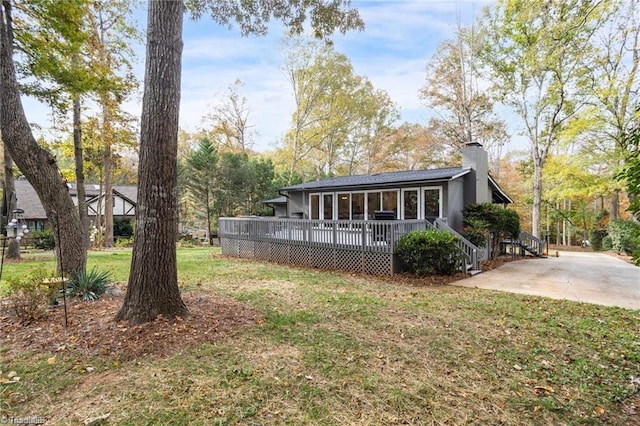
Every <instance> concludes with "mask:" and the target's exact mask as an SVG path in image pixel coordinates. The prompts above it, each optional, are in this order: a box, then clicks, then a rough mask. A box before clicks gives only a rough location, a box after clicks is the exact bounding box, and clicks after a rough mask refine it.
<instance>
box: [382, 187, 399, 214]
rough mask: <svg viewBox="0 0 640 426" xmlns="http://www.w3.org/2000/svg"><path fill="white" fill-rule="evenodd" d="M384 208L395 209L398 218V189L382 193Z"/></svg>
mask: <svg viewBox="0 0 640 426" xmlns="http://www.w3.org/2000/svg"><path fill="white" fill-rule="evenodd" d="M382 210H393V211H394V212H395V214H396V218H398V191H384V192H383V193H382Z"/></svg>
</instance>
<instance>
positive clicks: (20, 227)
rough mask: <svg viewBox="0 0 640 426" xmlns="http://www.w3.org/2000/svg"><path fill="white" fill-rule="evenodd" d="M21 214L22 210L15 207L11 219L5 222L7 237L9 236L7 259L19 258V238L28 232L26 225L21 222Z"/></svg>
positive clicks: (22, 213)
mask: <svg viewBox="0 0 640 426" xmlns="http://www.w3.org/2000/svg"><path fill="white" fill-rule="evenodd" d="M23 215H24V210H22V209H16V210H14V211H13V219H11V220H10V221H9V223H7V238H9V247H8V250H7V259H20V240H22V237H24V235H25V234H28V233H29V229H27V225H25V224H23V223H22V218H23Z"/></svg>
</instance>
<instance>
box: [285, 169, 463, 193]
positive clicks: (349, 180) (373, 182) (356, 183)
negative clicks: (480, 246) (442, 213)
mask: <svg viewBox="0 0 640 426" xmlns="http://www.w3.org/2000/svg"><path fill="white" fill-rule="evenodd" d="M470 170H471V169H469V168H463V167H449V168H445V169H430V170H406V171H402V172H388V173H377V174H373V175H357V176H341V177H334V178H328V179H323V180H318V181H313V182H305V183H301V184H298V185H293V186H287V187H285V188H281V191H301V190H310V189H318V190H321V189H347V188H353V187H369V186H376V187H379V186H388V185H394V184H398V183H403V184H405V183H411V182H425V181H443V180H451V179H454V178H457V177H459V176H464V175H466V174H467V173H469V171H470Z"/></svg>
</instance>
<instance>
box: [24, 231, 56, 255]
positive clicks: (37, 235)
mask: <svg viewBox="0 0 640 426" xmlns="http://www.w3.org/2000/svg"><path fill="white" fill-rule="evenodd" d="M29 238H30V240H31V241H33V246H34V247H35V248H37V249H40V250H53V249H54V248H55V247H56V241H55V239H54V238H53V231H51V229H45V230H44V231H33V232H32V233H31V234H30V235H29Z"/></svg>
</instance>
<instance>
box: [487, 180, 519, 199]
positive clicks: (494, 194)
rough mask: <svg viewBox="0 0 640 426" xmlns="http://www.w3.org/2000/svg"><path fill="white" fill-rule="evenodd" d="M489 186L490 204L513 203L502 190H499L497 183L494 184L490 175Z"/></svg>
mask: <svg viewBox="0 0 640 426" xmlns="http://www.w3.org/2000/svg"><path fill="white" fill-rule="evenodd" d="M489 185H490V186H492V187H493V191H491V202H492V203H496V204H512V203H513V200H512V199H511V197H509V196H508V195H507V193H506V192H504V190H503V189H502V188H500V185H498V182H496V181H495V180H494V179H493V178H492V177H491V175H489Z"/></svg>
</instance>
